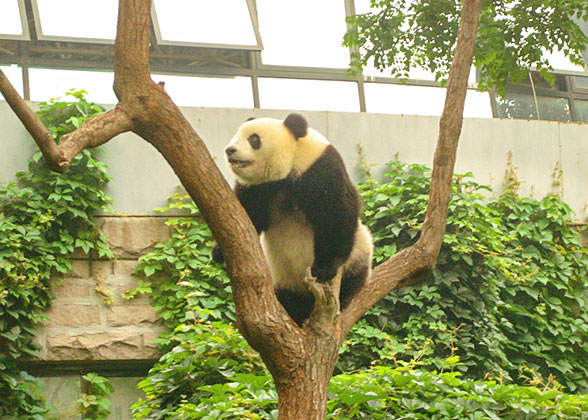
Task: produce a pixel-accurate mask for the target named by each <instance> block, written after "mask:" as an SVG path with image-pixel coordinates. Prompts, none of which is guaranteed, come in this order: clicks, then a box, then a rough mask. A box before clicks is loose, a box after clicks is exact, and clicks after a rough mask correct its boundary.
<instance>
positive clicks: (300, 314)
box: [276, 289, 314, 326]
mask: <svg viewBox="0 0 588 420" xmlns="http://www.w3.org/2000/svg"><path fill="white" fill-rule="evenodd" d="M276 296H277V298H278V300H279V301H280V303H281V304H282V306H283V307H284V309H285V310H286V312H288V315H290V318H292V319H293V320H294V322H296V323H297V324H298V325H300V326H302V324H303V322H304V321H306V320H307V319H308V317H310V314H311V312H312V310H313V308H314V296H312V295H311V294H309V293H303V292H297V291H293V290H289V289H276Z"/></svg>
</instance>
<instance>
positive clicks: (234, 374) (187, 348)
mask: <svg viewBox="0 0 588 420" xmlns="http://www.w3.org/2000/svg"><path fill="white" fill-rule="evenodd" d="M199 315H201V317H200V318H203V317H204V316H203V315H204V314H202V313H199ZM169 342H170V343H171V344H172V345H173V346H172V349H171V350H170V351H168V352H167V353H166V354H164V355H163V356H162V357H161V358H160V359H159V361H158V362H157V364H156V365H155V366H154V367H153V368H152V369H151V371H150V372H149V376H147V378H145V380H143V381H142V382H140V383H139V388H140V389H141V390H143V391H144V392H145V394H146V396H147V399H146V400H144V401H139V402H138V403H137V404H135V405H134V406H133V413H134V415H135V417H134V418H135V419H188V418H200V417H198V416H197V417H191V416H192V414H189V413H192V411H193V409H194V407H195V406H197V405H198V404H200V403H202V402H204V401H205V399H204V398H205V397H206V396H207V395H208V391H209V390H211V389H216V388H214V387H215V386H216V385H220V384H225V383H227V382H234V381H236V380H238V379H239V378H241V380H243V381H244V383H243V384H242V385H243V386H242V387H241V388H240V389H237V388H239V387H235V388H233V392H234V393H236V394H238V393H239V392H241V391H243V389H242V388H246V387H248V386H255V384H254V383H251V384H248V383H247V381H246V380H245V379H243V378H254V375H255V374H266V375H267V371H266V370H265V367H264V365H263V363H262V362H261V359H260V358H259V355H258V354H257V352H255V351H253V350H252V349H251V347H249V345H248V344H247V342H246V341H245V339H244V338H243V337H242V336H241V334H239V332H238V331H237V330H236V329H235V328H234V327H233V326H231V325H228V324H225V323H223V322H220V321H214V322H210V323H204V322H201V321H196V322H194V323H189V324H188V323H182V324H180V325H179V326H178V327H177V328H176V329H175V332H174V335H173V336H172V337H171V338H170V339H169ZM245 374H248V375H245ZM265 381H266V382H267V381H268V379H266V380H265ZM269 381H270V382H271V379H269ZM263 389H267V387H265V388H263ZM272 398H273V399H274V400H275V395H273V397H272ZM217 402H218V401H216V402H215V401H210V403H211V404H213V405H217ZM217 409H218V407H217ZM227 413H233V414H235V412H234V411H231V410H228V411H226V413H225V415H226V414H227ZM209 415H212V414H209ZM205 418H209V417H205ZM210 418H227V417H210ZM244 418H245V417H244Z"/></svg>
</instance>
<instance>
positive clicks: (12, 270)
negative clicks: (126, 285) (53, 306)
mask: <svg viewBox="0 0 588 420" xmlns="http://www.w3.org/2000/svg"><path fill="white" fill-rule="evenodd" d="M84 93H85V92H83V91H80V92H75V91H71V92H69V93H68V95H71V96H74V97H75V98H76V99H77V102H73V103H67V102H61V101H58V100H51V101H50V102H44V103H41V104H40V111H39V113H38V115H39V117H40V118H41V121H42V122H43V123H44V124H45V125H46V126H47V127H48V129H49V131H50V132H51V134H52V135H53V136H54V137H55V139H56V141H59V140H60V139H61V137H62V136H63V135H64V134H66V133H68V132H70V131H73V130H74V129H75V128H76V127H78V126H79V125H81V123H82V121H83V120H84V119H86V118H88V117H90V116H91V115H95V114H97V113H100V112H103V109H102V108H101V107H99V106H98V105H95V104H92V103H89V102H87V101H86V100H85V99H84ZM97 153H99V152H98V151H97V150H92V151H87V150H85V151H83V152H82V153H80V154H79V155H78V156H77V157H76V158H75V159H74V160H73V162H72V164H71V168H70V169H69V171H68V172H67V173H66V174H58V173H55V172H52V171H50V170H49V169H48V168H47V166H46V165H45V162H44V160H43V158H42V156H41V153H40V152H38V153H36V154H34V155H33V157H32V158H31V159H30V161H29V170H28V171H27V172H19V173H17V174H16V178H17V182H16V183H10V184H8V185H7V186H0V337H1V341H0V397H1V399H0V418H4V416H8V418H13V419H21V418H22V419H26V420H29V419H44V418H46V417H44V416H43V415H42V413H43V412H44V411H45V409H44V408H43V403H42V400H41V398H40V396H39V394H38V392H37V388H38V386H37V385H36V383H35V382H34V379H33V378H32V377H30V376H28V375H26V374H24V373H21V372H19V371H18V369H17V368H16V366H15V361H16V360H17V359H20V358H21V357H24V356H34V355H35V354H36V351H37V349H38V346H37V344H35V343H34V341H33V339H34V337H35V327H36V326H37V325H38V324H39V323H40V322H42V321H45V320H46V317H45V316H44V315H43V314H42V313H41V311H44V310H46V309H47V308H48V307H49V305H50V303H51V299H52V297H53V296H52V294H51V291H50V286H51V283H50V279H51V276H52V275H53V274H55V273H62V274H63V273H66V272H68V271H69V270H71V263H70V262H69V257H70V255H71V254H72V253H73V252H74V250H76V249H81V250H83V251H84V252H86V253H89V252H95V253H96V254H97V255H99V256H107V257H110V256H112V253H111V251H110V250H109V249H108V247H107V245H106V242H105V240H104V237H103V234H102V233H101V231H100V230H99V229H98V227H97V225H96V222H95V221H94V220H93V219H92V215H93V214H94V213H95V212H96V211H97V210H99V209H102V208H105V207H106V206H108V205H109V203H110V199H109V198H108V197H107V196H106V195H105V194H104V186H105V185H106V184H107V183H108V182H109V181H110V177H109V176H108V174H107V172H106V165H105V164H104V163H102V162H100V161H98V160H97V159H96V155H97Z"/></svg>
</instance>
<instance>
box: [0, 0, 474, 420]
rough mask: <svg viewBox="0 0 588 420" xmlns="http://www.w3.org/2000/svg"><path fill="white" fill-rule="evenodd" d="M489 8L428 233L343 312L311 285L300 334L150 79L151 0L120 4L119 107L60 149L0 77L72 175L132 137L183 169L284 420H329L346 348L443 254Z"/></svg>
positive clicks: (246, 234)
mask: <svg viewBox="0 0 588 420" xmlns="http://www.w3.org/2000/svg"><path fill="white" fill-rule="evenodd" d="M480 3H481V0H464V2H463V7H462V11H461V18H460V22H461V23H460V29H459V32H458V36H457V44H456V47H455V53H454V57H453V63H452V66H451V70H450V72H449V81H448V84H447V99H446V103H445V108H444V111H443V115H442V117H441V122H440V130H439V141H438V145H437V150H436V152H435V159H434V167H433V174H432V180H431V193H430V199H429V206H428V209H427V213H426V218H425V222H424V225H423V229H422V234H421V236H420V238H419V239H418V241H417V242H416V243H415V244H414V245H413V246H411V247H409V248H407V249H405V250H403V251H402V252H399V253H398V254H397V255H395V256H394V257H393V258H391V259H390V260H389V261H387V262H385V263H384V264H381V265H380V266H378V267H377V268H375V269H374V271H373V274H372V276H371V278H370V279H369V280H368V282H367V284H366V285H365V286H364V287H363V288H362V290H360V291H359V292H358V294H357V295H356V297H355V298H354V300H353V301H352V302H351V303H350V305H349V306H348V307H346V308H345V310H344V311H343V312H340V311H339V310H338V308H339V302H338V297H337V295H338V294H337V293H335V292H334V291H335V290H337V287H338V284H337V283H338V281H339V279H337V277H335V279H333V280H332V281H331V282H329V283H328V284H318V283H313V282H312V281H311V282H310V286H309V287H310V288H311V290H312V292H313V293H314V294H315V297H316V304H315V309H314V311H313V313H312V314H311V317H310V320H309V322H308V324H307V325H306V326H304V327H298V326H297V325H296V324H295V323H294V322H293V321H292V320H291V319H290V318H289V317H288V315H287V313H286V312H285V310H284V309H283V308H282V307H281V305H280V304H279V302H278V300H277V299H276V296H275V294H274V292H273V288H272V283H271V278H270V274H269V269H268V267H267V264H266V262H265V259H264V257H263V252H262V250H261V246H260V244H259V240H258V237H257V234H256V232H255V229H254V228H253V226H252V224H251V222H250V221H249V219H248V217H247V215H246V213H245V211H244V210H243V208H242V207H241V205H240V204H239V202H238V201H237V199H236V197H235V195H234V194H233V192H232V191H231V189H230V187H229V185H228V184H227V182H226V181H225V180H224V178H223V177H222V175H221V173H220V171H219V170H218V168H217V167H216V165H215V163H214V162H213V160H212V158H211V156H210V154H209V153H208V151H207V149H206V147H205V145H204V142H203V141H202V139H201V138H200V137H199V136H198V134H197V133H196V132H195V131H194V129H193V128H192V127H191V126H190V124H189V123H188V122H187V120H186V119H185V118H184V117H183V116H182V114H181V112H180V110H179V109H178V108H177V106H176V105H175V104H174V103H173V102H172V101H171V99H170V98H169V96H168V95H167V94H166V93H165V90H164V89H163V87H162V86H159V85H157V84H155V83H154V82H153V81H152V80H151V78H150V70H149V35H150V24H149V13H150V9H151V1H150V0H120V2H119V12H118V13H119V14H118V26H117V36H116V41H115V60H114V72H115V80H114V91H115V93H116V95H117V98H118V100H119V103H118V105H117V106H116V108H115V109H114V110H112V111H110V112H108V113H106V114H103V115H100V116H98V117H95V118H92V119H90V120H87V121H86V122H84V124H83V125H82V126H81V127H80V128H79V129H78V130H76V131H74V132H73V133H71V134H68V135H66V136H64V137H63V138H62V140H61V142H60V143H59V144H56V143H55V142H54V140H53V139H52V138H51V136H50V135H49V133H48V132H47V130H46V129H45V128H44V126H43V125H42V124H41V123H40V122H39V120H38V119H37V118H36V116H35V115H34V113H33V112H32V111H31V110H30V108H28V106H27V105H26V104H25V103H24V101H22V99H21V98H20V97H19V96H18V94H17V93H16V91H15V90H14V88H13V87H12V86H11V85H10V83H9V82H8V80H7V78H6V77H5V76H4V74H2V73H1V72H0V91H1V92H2V94H3V95H4V97H5V98H6V100H7V101H8V103H9V104H10V106H11V107H12V109H13V110H14V112H15V113H16V114H17V116H18V117H19V118H20V119H21V121H22V122H23V124H24V125H25V126H26V127H27V129H28V130H29V132H30V133H31V135H32V136H33V138H34V139H35V141H36V142H37V144H38V145H39V147H40V148H41V150H42V152H43V155H44V157H45V159H46V161H47V163H48V165H49V166H50V167H51V168H52V169H53V170H55V171H59V172H63V171H66V170H67V168H68V167H69V164H70V161H71V160H72V159H73V157H75V156H76V154H77V153H79V152H80V151H81V150H83V149H85V148H90V147H95V146H98V145H100V144H104V143H106V142H107V141H109V140H110V139H112V138H113V137H114V136H116V135H117V134H120V133H123V132H126V131H132V132H134V133H136V134H138V135H139V136H141V137H142V138H143V139H145V140H146V141H147V142H149V143H151V144H152V145H153V146H154V147H155V148H156V149H157V150H158V151H159V152H160V153H161V154H162V155H163V156H164V158H165V159H166V160H167V162H168V163H169V164H170V166H171V167H172V168H173V169H174V171H175V172H176V174H177V175H178V177H179V178H180V180H181V182H182V184H183V185H184V187H185V188H186V190H187V191H188V193H189V194H190V196H191V197H192V199H193V200H194V202H195V203H196V204H197V205H198V207H199V209H200V211H201V213H202V215H203V217H204V219H205V220H206V222H207V223H208V225H209V226H210V228H211V230H212V232H213V234H214V236H215V238H216V239H217V241H218V243H219V245H220V246H221V248H222V249H223V255H224V256H225V259H226V261H227V266H226V267H227V272H228V274H229V276H230V277H231V286H232V290H233V297H234V300H235V306H236V311H237V317H238V324H237V326H238V328H239V330H240V331H241V333H242V334H243V336H244V337H245V338H246V339H247V341H248V342H249V343H250V344H251V346H252V347H253V348H254V349H256V350H257V351H258V352H259V353H260V355H261V357H262V359H263V361H264V362H265V364H266V365H267V367H268V369H269V371H270V373H271V374H272V376H273V378H274V382H275V385H276V389H277V391H278V396H279V411H280V414H279V418H280V419H297V420H299V419H317V420H318V419H324V418H325V416H326V398H327V386H328V383H329V380H330V378H331V375H332V373H333V369H334V366H335V361H336V359H337V354H338V350H339V347H340V346H341V343H342V341H343V339H344V338H345V336H346V334H347V333H348V331H349V330H350V328H351V327H352V326H353V325H354V324H355V323H356V322H357V320H358V319H359V318H360V317H361V316H362V315H363V314H364V313H365V312H366V311H367V310H368V309H369V308H370V307H371V306H373V305H374V304H375V303H376V302H378V301H379V300H380V299H381V298H382V297H384V296H385V295H386V294H387V293H389V292H390V291H391V290H393V289H396V288H399V287H403V286H408V285H411V284H414V283H416V282H418V281H421V280H422V279H424V278H425V277H426V274H427V273H428V272H430V270H431V269H432V268H433V267H434V265H435V261H436V258H437V256H438V254H439V250H440V247H441V243H442V239H443V234H444V231H445V221H446V217H447V211H448V203H449V198H450V193H451V180H452V174H453V167H454V162H455V154H456V148H457V142H458V139H459V135H460V132H461V126H462V115H463V106H464V101H465V94H466V88H467V79H468V74H469V71H470V67H471V63H472V56H473V51H474V45H475V40H476V33H477V27H478V17H479V10H480Z"/></svg>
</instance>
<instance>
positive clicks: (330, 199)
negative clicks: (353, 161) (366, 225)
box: [293, 145, 360, 281]
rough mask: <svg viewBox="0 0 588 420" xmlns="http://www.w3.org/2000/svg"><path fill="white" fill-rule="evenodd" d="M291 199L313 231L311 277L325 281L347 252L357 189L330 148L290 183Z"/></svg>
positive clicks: (353, 227)
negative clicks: (291, 184) (294, 199)
mask: <svg viewBox="0 0 588 420" xmlns="http://www.w3.org/2000/svg"><path fill="white" fill-rule="evenodd" d="M293 196H294V197H296V201H297V204H298V206H299V207H300V209H301V210H302V212H303V213H304V215H305V216H306V218H307V219H308V221H309V222H310V224H311V225H312V228H313V231H314V244H315V247H314V265H313V267H312V275H313V276H314V277H316V278H317V279H318V280H319V281H325V280H329V279H331V278H333V277H334V276H335V274H336V273H337V269H338V268H339V266H341V265H342V264H343V263H344V262H345V260H347V257H349V254H350V253H351V249H352V248H353V240H354V238H355V231H356V230H357V224H358V217H359V209H360V201H359V197H358V194H357V190H356V189H355V187H354V186H353V184H352V183H351V181H350V179H349V176H348V175H347V171H346V170H345V165H344V163H343V159H342V158H341V156H340V155H339V153H338V152H337V150H336V149H335V148H334V147H333V146H332V145H329V146H327V148H326V149H325V151H324V153H323V155H322V156H321V157H320V158H319V159H318V160H317V161H316V162H315V163H314V164H313V165H312V166H311V167H310V168H308V170H307V171H306V172H304V174H302V176H301V177H300V178H299V179H297V180H296V181H295V182H294V183H293Z"/></svg>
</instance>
